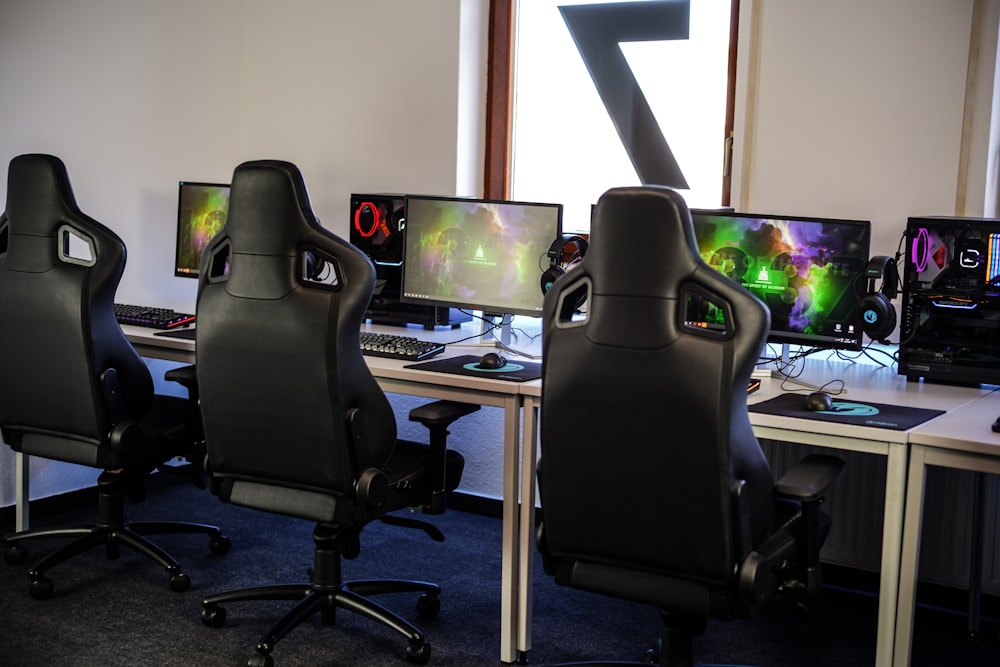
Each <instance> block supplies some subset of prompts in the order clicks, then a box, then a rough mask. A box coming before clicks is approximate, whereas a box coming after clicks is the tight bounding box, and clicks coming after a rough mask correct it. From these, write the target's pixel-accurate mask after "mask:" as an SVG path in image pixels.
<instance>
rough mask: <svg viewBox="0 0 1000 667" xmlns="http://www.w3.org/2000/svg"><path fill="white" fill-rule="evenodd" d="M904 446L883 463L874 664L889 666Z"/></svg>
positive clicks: (896, 593)
mask: <svg viewBox="0 0 1000 667" xmlns="http://www.w3.org/2000/svg"><path fill="white" fill-rule="evenodd" d="M907 453H908V448H907V445H904V444H890V445H889V455H888V457H887V460H886V480H885V514H884V515H883V517H882V576H881V578H880V581H879V603H878V636H877V643H876V648H875V664H876V665H877V666H878V667H888V666H889V665H891V664H892V657H893V642H894V641H895V632H896V604H897V599H898V596H899V566H900V565H899V563H900V555H901V553H902V541H903V502H904V499H905V498H906V464H907Z"/></svg>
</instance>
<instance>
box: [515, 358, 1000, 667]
mask: <svg viewBox="0 0 1000 667" xmlns="http://www.w3.org/2000/svg"><path fill="white" fill-rule="evenodd" d="M800 377H801V379H802V380H803V381H805V382H808V383H810V384H815V385H817V386H818V385H823V384H825V383H826V382H829V381H831V380H836V379H841V380H843V381H844V382H845V384H846V389H847V393H846V394H845V395H843V396H842V398H844V399H850V400H860V401H868V402H871V403H884V404H887V405H907V406H911V407H915V408H930V409H937V410H954V409H956V408H959V407H961V406H963V405H965V404H968V403H970V402H971V401H975V400H976V399H978V398H980V397H982V396H985V395H987V394H989V393H990V392H991V391H992V390H993V389H994V387H987V388H981V389H980V388H974V389H973V388H968V387H951V386H945V385H935V384H929V383H909V382H907V381H906V379H905V378H904V377H902V376H900V375H898V374H897V373H896V372H895V370H894V369H890V368H882V367H879V366H874V365H868V364H848V363H844V362H839V361H818V360H807V361H806V362H805V370H804V371H803V373H802V375H801V376H800ZM785 391H799V392H801V393H802V394H803V398H802V401H803V404H805V394H806V393H808V390H804V389H801V388H800V387H797V386H796V385H795V384H794V383H792V382H789V383H786V386H785V387H782V386H781V382H780V381H778V380H775V379H765V380H763V382H762V384H761V388H760V390H759V391H757V392H755V393H754V394H752V395H751V396H750V403H756V402H760V401H765V400H767V399H769V398H774V397H775V396H777V395H779V394H781V393H784V392H785ZM522 392H523V393H524V394H525V396H524V408H525V411H524V428H525V434H524V455H523V463H522V468H523V469H522V472H521V498H522V505H521V518H520V522H519V523H520V526H521V535H520V541H521V543H520V547H519V549H520V556H519V559H518V560H519V562H520V564H521V572H520V574H519V575H518V580H519V581H520V582H521V583H520V588H519V591H518V635H519V640H518V643H519V645H518V650H520V651H527V650H528V649H529V648H530V646H531V589H530V582H531V581H532V575H533V573H532V569H533V563H532V560H531V558H530V557H529V556H530V555H531V550H530V549H531V546H530V545H531V544H532V543H533V541H534V535H533V526H534V510H535V484H534V477H535V467H536V463H537V456H538V451H537V442H536V440H537V438H536V432H535V429H536V425H535V420H536V413H537V410H538V408H539V407H540V404H541V382H535V383H527V384H526V385H525V386H523V387H522ZM995 416H996V415H994V417H995ZM750 422H751V424H753V428H754V433H756V435H757V437H758V438H762V439H771V440H779V441H783V442H792V443H798V444H805V445H816V446H821V447H830V448H833V449H840V450H847V451H856V452H864V453H868V454H876V455H879V456H884V457H886V488H885V510H884V512H883V516H882V562H881V577H880V581H879V612H878V628H877V640H876V642H877V646H876V665H877V666H878V667H888V666H889V665H892V664H893V643H894V639H895V632H896V613H897V597H898V591H899V573H900V554H901V549H902V546H903V545H902V541H903V511H904V499H905V497H906V466H907V460H908V441H909V433H908V432H906V431H895V430H891V429H883V428H874V427H868V426H853V425H846V426H845V425H842V424H836V423H832V422H825V421H819V420H815V419H810V418H809V417H808V413H807V412H804V413H803V416H802V417H779V416H774V415H765V414H760V413H755V412H751V413H750ZM998 465H1000V464H998Z"/></svg>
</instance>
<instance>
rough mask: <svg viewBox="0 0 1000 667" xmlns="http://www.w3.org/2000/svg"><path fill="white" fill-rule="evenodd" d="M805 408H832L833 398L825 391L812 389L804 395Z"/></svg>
mask: <svg viewBox="0 0 1000 667" xmlns="http://www.w3.org/2000/svg"><path fill="white" fill-rule="evenodd" d="M806 409H807V410H819V411H825V410H832V409H833V398H831V396H830V394H828V393H826V392H825V391H814V392H813V393H811V394H809V395H808V396H806Z"/></svg>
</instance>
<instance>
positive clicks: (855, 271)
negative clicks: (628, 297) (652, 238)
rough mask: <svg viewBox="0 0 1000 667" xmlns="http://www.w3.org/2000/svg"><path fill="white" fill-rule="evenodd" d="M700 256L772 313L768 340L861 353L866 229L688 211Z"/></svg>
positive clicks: (856, 224) (864, 225)
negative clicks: (860, 303)
mask: <svg viewBox="0 0 1000 667" xmlns="http://www.w3.org/2000/svg"><path fill="white" fill-rule="evenodd" d="M692 218H693V221H694V227H695V235H696V237H697V239H698V251H699V253H700V254H701V256H702V259H704V260H705V262H706V263H707V264H708V265H709V266H711V267H712V268H714V269H716V270H717V271H719V272H720V273H722V274H723V275H725V276H727V277H729V278H731V279H732V280H734V281H736V282H737V283H739V284H741V285H743V286H744V287H746V288H747V289H748V290H750V292H752V293H753V294H755V295H756V296H757V297H759V298H760V299H761V300H762V301H763V302H764V304H765V305H766V306H767V307H768V309H769V310H770V311H771V331H770V334H769V336H768V340H770V341H771V342H775V343H792V344H798V345H805V346H816V347H833V348H840V349H845V348H846V349H860V348H861V343H862V330H861V328H860V326H859V325H858V322H857V312H856V305H857V302H858V301H859V300H860V299H861V298H862V297H863V296H864V295H865V294H867V283H866V280H865V279H864V277H863V276H864V271H865V267H866V265H867V263H868V253H869V238H870V227H871V225H870V223H868V222H866V221H859V220H832V219H824V218H793V217H788V216H766V215H751V214H743V213H729V212H715V211H692Z"/></svg>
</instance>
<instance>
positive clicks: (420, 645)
mask: <svg viewBox="0 0 1000 667" xmlns="http://www.w3.org/2000/svg"><path fill="white" fill-rule="evenodd" d="M430 659H431V645H430V643H429V642H425V641H415V642H410V644H409V646H407V647H406V661H407V662H409V663H412V664H414V665H426V664H427V663H428V662H429V661H430Z"/></svg>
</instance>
